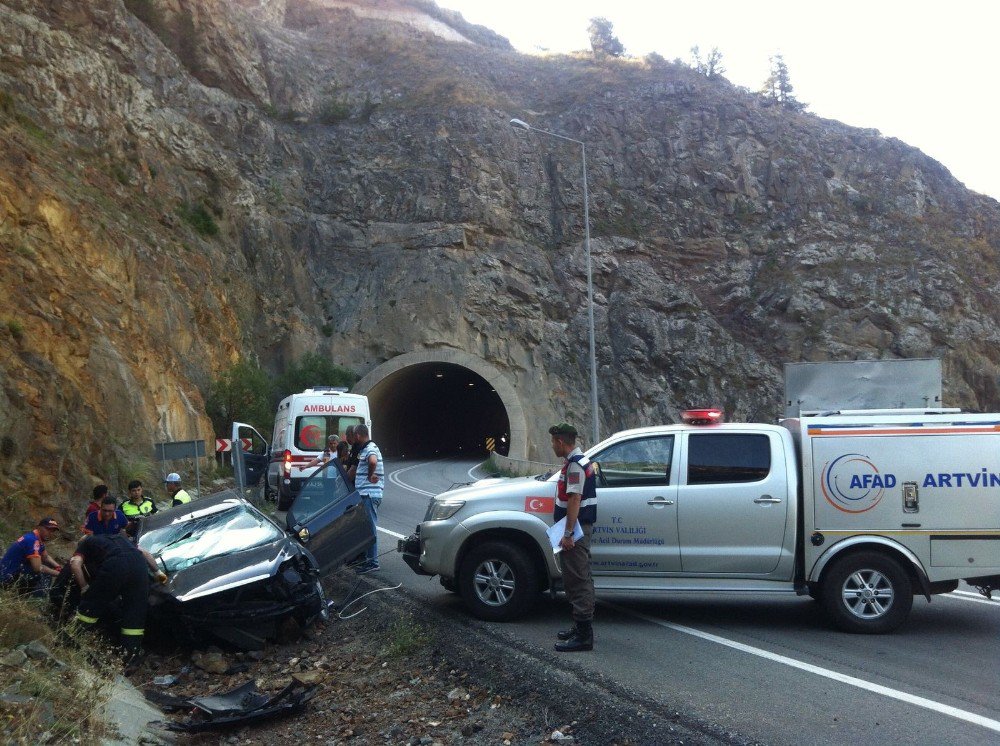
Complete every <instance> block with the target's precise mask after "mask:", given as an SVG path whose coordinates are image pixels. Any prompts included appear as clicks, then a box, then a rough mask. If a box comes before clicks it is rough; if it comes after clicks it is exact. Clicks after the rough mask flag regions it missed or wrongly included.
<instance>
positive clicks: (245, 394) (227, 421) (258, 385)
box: [205, 361, 275, 433]
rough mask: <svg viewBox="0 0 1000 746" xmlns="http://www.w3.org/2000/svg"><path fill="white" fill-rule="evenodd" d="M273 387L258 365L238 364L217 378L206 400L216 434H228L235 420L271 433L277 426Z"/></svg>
mask: <svg viewBox="0 0 1000 746" xmlns="http://www.w3.org/2000/svg"><path fill="white" fill-rule="evenodd" d="M274 411H275V407H274V400H273V385H272V383H271V379H270V378H269V377H268V375H267V373H265V372H264V371H263V370H261V369H260V367H259V366H258V365H257V364H256V363H251V362H247V361H243V362H239V363H236V365H234V366H233V367H231V368H230V369H229V370H227V371H225V372H224V373H222V374H221V375H220V376H219V377H218V378H216V379H215V380H214V381H213V382H212V385H211V388H210V390H209V394H208V396H207V397H206V399H205V412H206V414H207V415H208V416H209V417H210V418H211V420H212V425H213V426H214V427H215V432H216V433H227V432H229V429H230V426H231V424H232V422H233V421H234V420H238V421H239V422H246V423H248V424H250V425H253V426H254V427H255V428H257V429H258V430H260V431H261V432H264V433H268V432H270V431H271V426H272V425H273V424H274Z"/></svg>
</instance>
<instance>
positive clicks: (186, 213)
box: [177, 202, 219, 236]
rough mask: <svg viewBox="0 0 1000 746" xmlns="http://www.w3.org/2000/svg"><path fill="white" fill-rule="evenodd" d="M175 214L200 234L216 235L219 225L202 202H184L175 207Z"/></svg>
mask: <svg viewBox="0 0 1000 746" xmlns="http://www.w3.org/2000/svg"><path fill="white" fill-rule="evenodd" d="M177 214H178V215H180V216H181V218H183V219H184V221H185V222H186V223H188V225H190V226H191V227H192V228H194V229H195V230H196V231H197V232H198V233H199V234H201V235H202V236H217V235H218V234H219V226H218V224H217V223H216V222H215V218H213V217H212V213H210V212H209V211H208V209H206V207H205V205H203V204H202V203H200V202H199V203H198V204H190V203H189V204H185V205H181V206H180V207H178V208H177Z"/></svg>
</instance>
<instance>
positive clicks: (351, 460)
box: [341, 425, 361, 480]
mask: <svg viewBox="0 0 1000 746" xmlns="http://www.w3.org/2000/svg"><path fill="white" fill-rule="evenodd" d="M344 440H346V441H347V442H348V443H349V444H350V446H351V455H350V456H348V457H347V463H346V464H341V466H343V467H344V471H346V472H347V473H348V476H349V477H350V478H351V480H353V479H354V475H353V474H351V473H350V472H351V469H353V468H355V467H357V465H358V455H359V454H360V453H361V443H359V442H358V438H357V436H356V435H355V434H354V425H349V426H348V428H347V429H346V430H345V431H344Z"/></svg>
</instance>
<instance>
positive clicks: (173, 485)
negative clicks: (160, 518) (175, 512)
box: [163, 471, 191, 508]
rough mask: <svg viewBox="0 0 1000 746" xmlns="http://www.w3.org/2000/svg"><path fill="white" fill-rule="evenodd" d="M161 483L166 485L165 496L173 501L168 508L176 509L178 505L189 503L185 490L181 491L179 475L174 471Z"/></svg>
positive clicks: (189, 497) (189, 499)
mask: <svg viewBox="0 0 1000 746" xmlns="http://www.w3.org/2000/svg"><path fill="white" fill-rule="evenodd" d="M163 482H164V484H166V485H167V494H168V495H170V497H171V498H172V500H173V501H172V502H171V503H170V507H172V508H176V507H177V506H178V505H183V504H184V503H189V502H191V495H189V494H188V493H187V490H183V489H181V475H180V474H178V473H177V472H176V471H172V472H170V473H169V474H167V478H166V479H164V480H163Z"/></svg>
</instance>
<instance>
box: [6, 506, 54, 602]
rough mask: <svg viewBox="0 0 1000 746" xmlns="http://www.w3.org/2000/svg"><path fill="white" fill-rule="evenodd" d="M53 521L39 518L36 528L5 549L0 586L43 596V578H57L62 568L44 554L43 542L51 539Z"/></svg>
mask: <svg viewBox="0 0 1000 746" xmlns="http://www.w3.org/2000/svg"><path fill="white" fill-rule="evenodd" d="M58 530H59V524H58V523H57V522H56V519H55V518H43V519H42V520H40V521H39V522H38V525H37V526H35V528H34V529H33V530H31V531H29V532H28V533H26V534H25V535H24V536H22V537H21V538H19V539H18V540H17V541H15V542H14V543H13V544H11V545H10V547H8V549H7V551H6V552H4V555H3V558H2V559H0V585H2V586H11V585H14V584H17V585H18V586H20V587H21V588H23V589H24V590H26V591H28V592H29V593H30V594H32V595H36V596H37V595H44V594H45V591H46V586H47V585H48V583H49V582H51V581H49V580H48V578H47V577H43V576H49V577H53V578H56V577H59V571H60V570H62V567H61V566H60V564H59V563H58V562H56V561H55V560H54V559H52V558H51V557H50V556H49V555H48V553H47V552H46V551H45V542H47V541H49V540H50V539H51V538H52V537H53V536H55V534H56V531H58Z"/></svg>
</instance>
